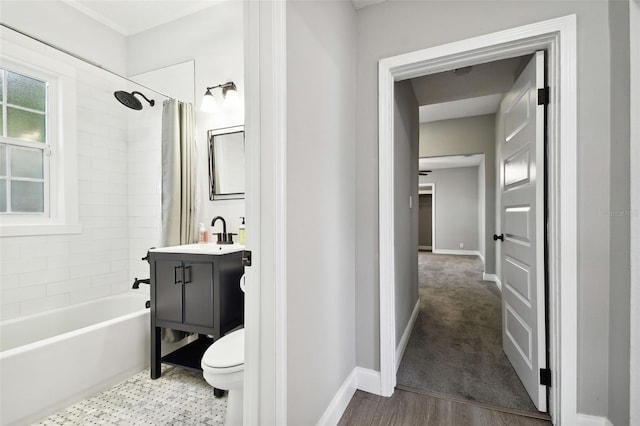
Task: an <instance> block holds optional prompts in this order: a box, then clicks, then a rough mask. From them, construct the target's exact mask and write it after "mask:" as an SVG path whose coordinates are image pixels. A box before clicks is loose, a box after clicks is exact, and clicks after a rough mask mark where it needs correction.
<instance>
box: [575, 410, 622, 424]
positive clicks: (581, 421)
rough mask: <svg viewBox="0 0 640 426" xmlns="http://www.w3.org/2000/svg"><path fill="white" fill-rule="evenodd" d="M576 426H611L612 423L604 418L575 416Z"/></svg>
mask: <svg viewBox="0 0 640 426" xmlns="http://www.w3.org/2000/svg"><path fill="white" fill-rule="evenodd" d="M576 425H577V426H613V423H611V421H609V419H608V418H606V417H600V416H591V415H589V414H580V413H578V414H577V415H576Z"/></svg>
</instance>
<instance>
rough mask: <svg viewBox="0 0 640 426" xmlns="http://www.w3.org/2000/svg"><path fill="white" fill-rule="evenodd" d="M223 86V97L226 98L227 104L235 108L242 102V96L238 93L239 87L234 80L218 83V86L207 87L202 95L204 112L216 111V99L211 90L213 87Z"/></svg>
mask: <svg viewBox="0 0 640 426" xmlns="http://www.w3.org/2000/svg"><path fill="white" fill-rule="evenodd" d="M217 88H221V89H222V97H223V98H224V103H225V105H227V106H229V107H231V108H233V107H235V106H237V105H238V103H239V102H240V96H239V95H238V88H237V87H236V84H235V83H234V82H233V81H229V82H227V83H224V84H218V85H217V86H211V87H207V91H206V92H205V93H204V96H203V97H202V104H201V105H200V110H201V111H204V112H215V111H216V109H217V104H216V100H215V99H214V97H213V93H212V92H211V91H212V90H213V89H217Z"/></svg>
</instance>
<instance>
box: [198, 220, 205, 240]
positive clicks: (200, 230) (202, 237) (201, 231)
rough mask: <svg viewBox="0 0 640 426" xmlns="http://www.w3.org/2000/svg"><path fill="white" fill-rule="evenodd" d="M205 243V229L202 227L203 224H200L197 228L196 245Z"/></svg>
mask: <svg viewBox="0 0 640 426" xmlns="http://www.w3.org/2000/svg"><path fill="white" fill-rule="evenodd" d="M206 242H207V229H206V228H205V227H204V224H203V223H201V224H200V228H198V243H200V244H203V243H206Z"/></svg>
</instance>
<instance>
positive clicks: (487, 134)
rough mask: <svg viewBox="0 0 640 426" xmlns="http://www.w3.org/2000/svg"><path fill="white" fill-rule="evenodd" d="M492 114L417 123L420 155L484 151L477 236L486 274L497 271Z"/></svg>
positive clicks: (478, 152)
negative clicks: (481, 219)
mask: <svg viewBox="0 0 640 426" xmlns="http://www.w3.org/2000/svg"><path fill="white" fill-rule="evenodd" d="M495 117H496V116H495V114H488V115H478V116H475V117H466V118H455V119H452V120H442V121H434V122H431V123H421V124H420V157H433V156H442V155H459V154H480V153H482V154H484V161H485V167H484V189H485V192H484V197H485V214H484V230H483V231H484V232H481V233H480V237H484V249H485V252H484V253H482V255H483V256H484V271H485V272H486V273H487V274H494V273H495V272H496V269H495V268H496V256H495V250H496V244H495V243H494V241H493V239H492V237H493V234H494V233H495V229H496V223H495V214H496V213H495V212H496V210H495V199H496V161H495ZM474 220H475V222H474V223H477V222H478V220H479V219H478V217H477V216H476V218H475V219H474ZM436 238H438V234H437V232H436ZM482 246H483V244H482V243H481V242H478V244H477V247H476V249H480V251H481V252H482ZM456 247H457V246H456ZM439 248H444V247H439ZM465 248H466V245H465ZM458 249H459V248H458Z"/></svg>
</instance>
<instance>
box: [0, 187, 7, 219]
mask: <svg viewBox="0 0 640 426" xmlns="http://www.w3.org/2000/svg"><path fill="white" fill-rule="evenodd" d="M6 211H7V180H6V179H0V212H6Z"/></svg>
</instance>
